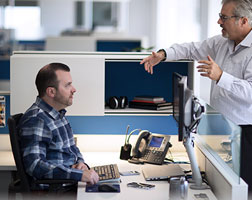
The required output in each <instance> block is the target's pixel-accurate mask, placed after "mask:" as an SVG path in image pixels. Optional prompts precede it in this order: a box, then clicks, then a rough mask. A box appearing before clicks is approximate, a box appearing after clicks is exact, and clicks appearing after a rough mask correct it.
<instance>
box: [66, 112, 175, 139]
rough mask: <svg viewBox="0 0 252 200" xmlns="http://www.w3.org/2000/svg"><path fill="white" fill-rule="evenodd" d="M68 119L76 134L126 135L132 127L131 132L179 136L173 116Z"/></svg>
mask: <svg viewBox="0 0 252 200" xmlns="http://www.w3.org/2000/svg"><path fill="white" fill-rule="evenodd" d="M67 118H68V120H69V122H70V124H71V126H72V128H73V131H74V133H75V134H109V135H111V134H112V135H114V134H115V135H124V134H125V131H126V128H127V125H130V130H133V129H144V130H149V131H150V132H152V133H160V134H167V135H177V132H178V129H177V125H176V122H175V120H174V119H173V117H172V116H93V117H80V116H68V117H67ZM130 130H129V131H130ZM135 134H137V132H136V133H135Z"/></svg>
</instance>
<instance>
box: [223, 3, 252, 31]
mask: <svg viewBox="0 0 252 200" xmlns="http://www.w3.org/2000/svg"><path fill="white" fill-rule="evenodd" d="M231 2H234V3H235V4H236V7H235V9H234V11H233V14H234V16H237V17H247V18H248V23H249V25H250V26H251V27H252V0H222V4H226V3H231Z"/></svg>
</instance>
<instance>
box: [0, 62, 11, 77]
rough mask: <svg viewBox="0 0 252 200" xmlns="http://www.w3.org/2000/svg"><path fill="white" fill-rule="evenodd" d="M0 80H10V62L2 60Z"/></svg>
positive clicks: (0, 63)
mask: <svg viewBox="0 0 252 200" xmlns="http://www.w3.org/2000/svg"><path fill="white" fill-rule="evenodd" d="M0 79H5V80H9V79H10V60H0Z"/></svg>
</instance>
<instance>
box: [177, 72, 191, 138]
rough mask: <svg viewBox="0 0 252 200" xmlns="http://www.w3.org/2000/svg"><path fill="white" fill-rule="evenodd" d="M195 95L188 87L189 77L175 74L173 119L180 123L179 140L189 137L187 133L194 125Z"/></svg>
mask: <svg viewBox="0 0 252 200" xmlns="http://www.w3.org/2000/svg"><path fill="white" fill-rule="evenodd" d="M192 102H193V94H192V91H191V90H190V89H188V87H187V77H186V76H182V75H180V74H178V73H176V72H174V73H173V117H174V119H175V120H176V122H177V123H178V140H179V141H183V140H184V139H185V137H188V135H187V132H188V129H189V128H190V126H191V124H192V120H193V119H192V115H193V110H192Z"/></svg>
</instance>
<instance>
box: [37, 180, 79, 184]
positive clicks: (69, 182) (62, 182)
mask: <svg viewBox="0 0 252 200" xmlns="http://www.w3.org/2000/svg"><path fill="white" fill-rule="evenodd" d="M77 182H78V181H76V180H72V179H41V180H36V181H35V183H36V184H75V183H77Z"/></svg>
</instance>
